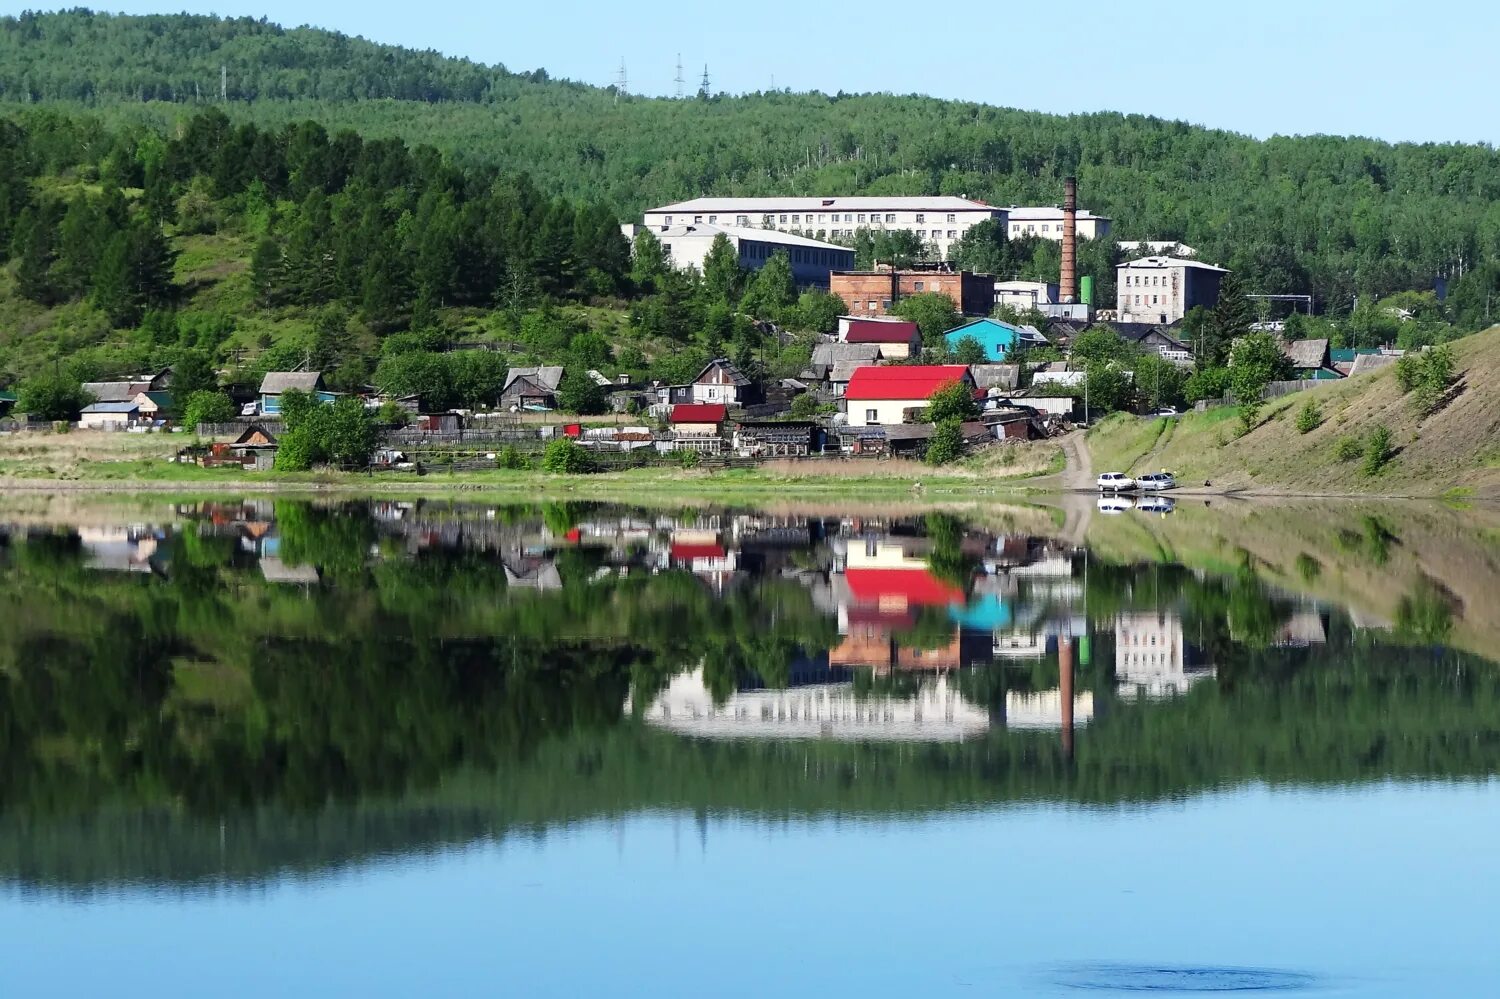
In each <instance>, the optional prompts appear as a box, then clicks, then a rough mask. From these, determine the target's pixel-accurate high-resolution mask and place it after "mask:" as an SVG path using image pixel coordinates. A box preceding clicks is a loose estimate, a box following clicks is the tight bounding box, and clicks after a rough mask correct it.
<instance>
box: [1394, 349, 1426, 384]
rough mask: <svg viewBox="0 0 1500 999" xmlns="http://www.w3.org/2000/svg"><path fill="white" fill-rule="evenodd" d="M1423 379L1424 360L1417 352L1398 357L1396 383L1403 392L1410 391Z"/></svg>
mask: <svg viewBox="0 0 1500 999" xmlns="http://www.w3.org/2000/svg"><path fill="white" fill-rule="evenodd" d="M1421 380H1422V362H1421V361H1420V360H1419V359H1418V357H1417V355H1416V354H1403V355H1402V356H1401V357H1398V358H1397V359H1396V384H1397V385H1399V386H1401V391H1402V392H1410V391H1411V390H1412V389H1414V388H1416V387H1417V383H1418V382H1420V381H1421Z"/></svg>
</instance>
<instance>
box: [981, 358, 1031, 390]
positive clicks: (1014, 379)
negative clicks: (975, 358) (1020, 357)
mask: <svg viewBox="0 0 1500 999" xmlns="http://www.w3.org/2000/svg"><path fill="white" fill-rule="evenodd" d="M969 373H970V374H972V375H973V376H974V384H975V385H977V386H979V387H980V388H982V389H992V388H998V389H1013V388H1016V387H1017V386H1018V385H1020V384H1021V366H1020V365H1019V364H976V365H974V366H973V367H971V368H970V369H969Z"/></svg>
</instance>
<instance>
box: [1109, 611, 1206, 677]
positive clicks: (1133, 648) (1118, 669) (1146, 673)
mask: <svg viewBox="0 0 1500 999" xmlns="http://www.w3.org/2000/svg"><path fill="white" fill-rule="evenodd" d="M1193 658H1195V657H1194V655H1193V652H1192V649H1191V648H1190V647H1189V646H1188V644H1187V642H1186V641H1185V640H1184V638H1183V633H1182V618H1181V617H1180V616H1179V615H1178V614H1176V613H1175V612H1172V611H1165V612H1157V611H1134V612H1130V613H1122V614H1118V615H1116V616H1115V680H1116V683H1117V684H1118V689H1119V692H1120V695H1121V696H1123V697H1129V696H1131V695H1132V694H1134V696H1136V697H1140V698H1158V697H1174V696H1176V695H1177V694H1180V693H1182V692H1184V691H1186V690H1187V689H1188V688H1189V687H1191V686H1192V685H1193V684H1195V683H1197V682H1198V681H1199V680H1201V679H1203V678H1204V677H1209V676H1213V675H1214V669H1213V667H1212V666H1204V665H1197V664H1192V665H1190V660H1192V659H1193Z"/></svg>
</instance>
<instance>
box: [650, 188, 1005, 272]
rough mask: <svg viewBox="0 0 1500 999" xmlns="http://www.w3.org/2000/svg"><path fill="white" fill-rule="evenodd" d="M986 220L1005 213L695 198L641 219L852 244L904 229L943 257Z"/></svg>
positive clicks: (942, 204) (952, 202) (908, 201)
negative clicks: (858, 237)
mask: <svg viewBox="0 0 1500 999" xmlns="http://www.w3.org/2000/svg"><path fill="white" fill-rule="evenodd" d="M986 219H996V220H998V221H999V222H1000V224H1001V225H1004V224H1005V220H1006V209H1004V208H996V207H994V206H993V205H986V204H984V203H983V202H980V201H970V200H968V199H967V198H953V197H932V198H906V197H850V198H838V197H833V198H779V197H778V198H694V199H693V200H691V201H680V202H677V203H676V204H671V205H664V206H662V207H661V208H654V209H652V210H651V211H648V212H646V214H645V223H646V225H647V226H649V227H650V228H651V229H652V230H653V231H655V230H660V229H661V228H663V227H672V226H680V225H719V226H736V227H739V228H746V229H774V230H778V231H781V232H799V233H809V234H811V235H813V236H816V237H817V238H818V239H831V240H843V241H852V240H853V239H854V234H855V233H856V232H858V231H859V230H860V229H869V230H872V231H877V232H878V231H881V230H885V231H887V232H892V231H897V230H904V231H908V232H913V233H915V234H916V235H917V238H919V239H920V240H922V242H923V243H926V244H928V245H930V246H932V247H933V248H934V249H935V250H936V252H937V254H938V255H939V256H941V257H944V258H946V257H947V256H948V251H949V248H950V247H952V245H953V244H954V243H956V242H958V240H959V239H961V238H963V235H964V233H966V232H968V231H969V229H970V228H972V227H973V226H975V225H977V224H979V223H980V222H983V221H985V220H986ZM851 267H852V264H851ZM846 269H847V268H846Z"/></svg>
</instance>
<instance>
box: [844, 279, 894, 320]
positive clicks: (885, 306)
mask: <svg viewBox="0 0 1500 999" xmlns="http://www.w3.org/2000/svg"><path fill="white" fill-rule="evenodd" d="M828 290H829V291H831V292H833V293H834V294H835V295H837V296H838V297H839V298H842V299H843V300H844V304H845V305H846V306H848V308H849V314H850V315H851V316H884V315H887V314H888V313H889V312H890V310H891V306H892V305H894V304H896V298H897V295H896V275H894V274H875V273H868V272H863V271H861V272H855V273H848V274H834V275H833V276H832V277H831V278H830V279H829V287H828Z"/></svg>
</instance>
